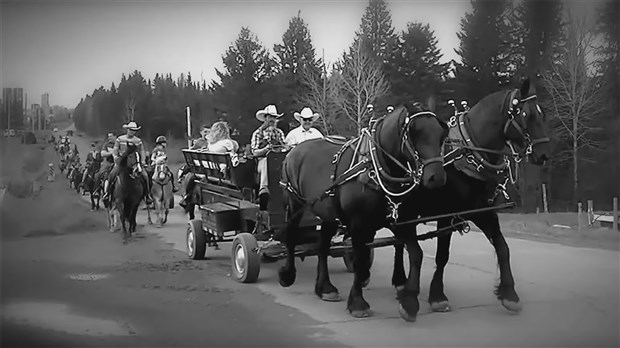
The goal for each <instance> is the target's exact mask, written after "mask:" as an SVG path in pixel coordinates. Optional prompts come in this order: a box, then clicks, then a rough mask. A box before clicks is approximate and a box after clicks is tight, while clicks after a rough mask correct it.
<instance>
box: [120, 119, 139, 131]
mask: <svg viewBox="0 0 620 348" xmlns="http://www.w3.org/2000/svg"><path fill="white" fill-rule="evenodd" d="M123 128H125V129H131V130H133V131H139V130H140V128H142V127H138V125H137V124H136V123H135V122H134V121H131V122H129V123H127V124H124V125H123Z"/></svg>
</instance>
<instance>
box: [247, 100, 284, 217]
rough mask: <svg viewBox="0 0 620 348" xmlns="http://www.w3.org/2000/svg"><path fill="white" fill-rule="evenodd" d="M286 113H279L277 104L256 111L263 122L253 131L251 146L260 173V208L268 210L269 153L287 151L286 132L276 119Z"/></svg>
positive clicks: (257, 117) (257, 116)
mask: <svg viewBox="0 0 620 348" xmlns="http://www.w3.org/2000/svg"><path fill="white" fill-rule="evenodd" d="M282 115H284V114H278V109H277V108H276V106H275V105H267V106H266V107H265V108H264V109H263V110H258V111H257V112H256V119H258V120H259V121H261V122H262V123H263V124H262V125H261V126H260V127H258V129H256V130H255V131H254V133H252V138H251V143H250V148H251V150H252V155H254V157H256V158H257V166H256V170H257V172H258V175H259V191H258V202H259V203H258V204H259V210H261V211H266V210H267V204H268V202H269V194H270V193H269V187H268V186H269V180H268V175H267V157H266V156H267V154H268V153H269V152H270V151H278V150H279V151H287V150H288V149H289V146H288V145H287V144H286V139H285V137H284V132H282V130H280V129H279V128H276V121H277V120H278V118H280V117H282Z"/></svg>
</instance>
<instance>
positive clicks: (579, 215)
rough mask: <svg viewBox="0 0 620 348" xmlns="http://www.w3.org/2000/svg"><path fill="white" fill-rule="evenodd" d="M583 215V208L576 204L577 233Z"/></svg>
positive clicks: (580, 226)
mask: <svg viewBox="0 0 620 348" xmlns="http://www.w3.org/2000/svg"><path fill="white" fill-rule="evenodd" d="M582 213H583V206H582V204H581V202H579V203H577V231H579V232H581V229H582V222H581V214H582Z"/></svg>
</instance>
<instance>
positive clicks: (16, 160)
mask: <svg viewBox="0 0 620 348" xmlns="http://www.w3.org/2000/svg"><path fill="white" fill-rule="evenodd" d="M2 145H3V149H2V170H1V173H2V175H1V178H2V181H1V185H2V191H3V192H2V198H1V199H0V227H1V231H2V232H1V234H2V239H14V238H20V237H37V236H50V235H60V234H67V233H79V232H82V231H85V230H88V229H90V228H92V227H94V226H95V225H97V224H103V218H102V217H101V216H97V215H93V214H88V208H87V207H86V205H85V204H84V203H83V202H82V200H80V199H77V197H76V196H75V195H76V192H75V191H74V190H69V189H68V187H67V184H66V180H63V178H61V177H60V176H61V174H60V172H59V171H58V158H57V156H56V154H55V152H54V149H53V147H52V146H51V145H46V144H38V145H24V144H21V143H19V142H17V141H10V140H9V141H4V142H3V144H2ZM49 163H53V165H54V170H55V172H56V173H55V174H56V179H55V181H54V182H48V181H47V176H48V173H49V166H48V164H49Z"/></svg>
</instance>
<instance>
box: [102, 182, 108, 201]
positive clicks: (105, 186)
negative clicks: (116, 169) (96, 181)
mask: <svg viewBox="0 0 620 348" xmlns="http://www.w3.org/2000/svg"><path fill="white" fill-rule="evenodd" d="M101 199H103V200H104V201H108V200H109V199H110V180H106V181H105V182H104V184H103V197H102V198H101Z"/></svg>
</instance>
